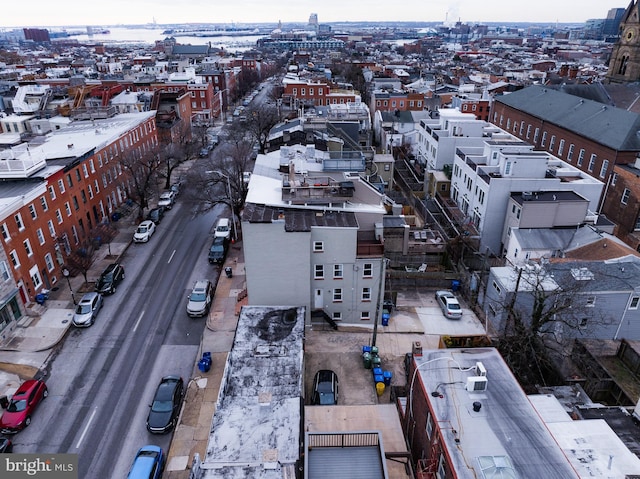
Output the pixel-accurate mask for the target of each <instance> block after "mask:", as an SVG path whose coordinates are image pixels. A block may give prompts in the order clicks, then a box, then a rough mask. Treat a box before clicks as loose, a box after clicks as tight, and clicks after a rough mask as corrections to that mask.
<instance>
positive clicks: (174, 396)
mask: <svg viewBox="0 0 640 479" xmlns="http://www.w3.org/2000/svg"><path fill="white" fill-rule="evenodd" d="M183 394H184V383H183V381H182V378H181V377H179V376H165V377H164V378H162V380H161V381H160V384H158V388H157V389H156V394H155V395H154V396H153V402H152V403H151V404H150V405H149V407H151V410H150V411H149V415H148V416H147V429H148V430H149V432H152V433H155V434H163V433H165V432H168V431H170V430H171V429H172V428H173V427H174V426H175V425H176V422H177V421H178V414H180V406H181V404H182V396H183Z"/></svg>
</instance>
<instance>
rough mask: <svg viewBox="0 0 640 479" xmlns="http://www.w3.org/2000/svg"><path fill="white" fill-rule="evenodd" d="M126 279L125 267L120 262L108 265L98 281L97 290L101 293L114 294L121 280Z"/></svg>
mask: <svg viewBox="0 0 640 479" xmlns="http://www.w3.org/2000/svg"><path fill="white" fill-rule="evenodd" d="M123 279H124V268H123V267H122V266H121V265H120V263H111V264H110V265H109V266H107V267H106V268H105V269H104V271H103V272H102V274H101V275H100V279H98V282H97V283H96V291H97V292H98V293H100V294H113V293H115V292H116V287H117V286H118V284H120V281H122V280H123Z"/></svg>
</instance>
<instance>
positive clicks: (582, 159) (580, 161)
mask: <svg viewBox="0 0 640 479" xmlns="http://www.w3.org/2000/svg"><path fill="white" fill-rule="evenodd" d="M583 161H584V148H580V153H578V161H577V162H576V164H577V165H578V166H582V162H583Z"/></svg>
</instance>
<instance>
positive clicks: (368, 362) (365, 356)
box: [362, 352, 371, 369]
mask: <svg viewBox="0 0 640 479" xmlns="http://www.w3.org/2000/svg"><path fill="white" fill-rule="evenodd" d="M362 362H363V363H364V368H365V369H371V353H370V352H366V353H363V354H362Z"/></svg>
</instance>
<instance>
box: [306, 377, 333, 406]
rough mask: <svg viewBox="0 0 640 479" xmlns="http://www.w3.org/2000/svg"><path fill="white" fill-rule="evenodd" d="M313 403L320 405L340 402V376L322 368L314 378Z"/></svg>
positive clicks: (331, 404)
mask: <svg viewBox="0 0 640 479" xmlns="http://www.w3.org/2000/svg"><path fill="white" fill-rule="evenodd" d="M311 403H312V404H315V405H318V406H333V405H335V404H338V376H337V375H336V373H334V372H333V371H331V370H329V369H321V370H320V371H318V372H317V373H316V375H315V377H314V378H313V395H312V397H311Z"/></svg>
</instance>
